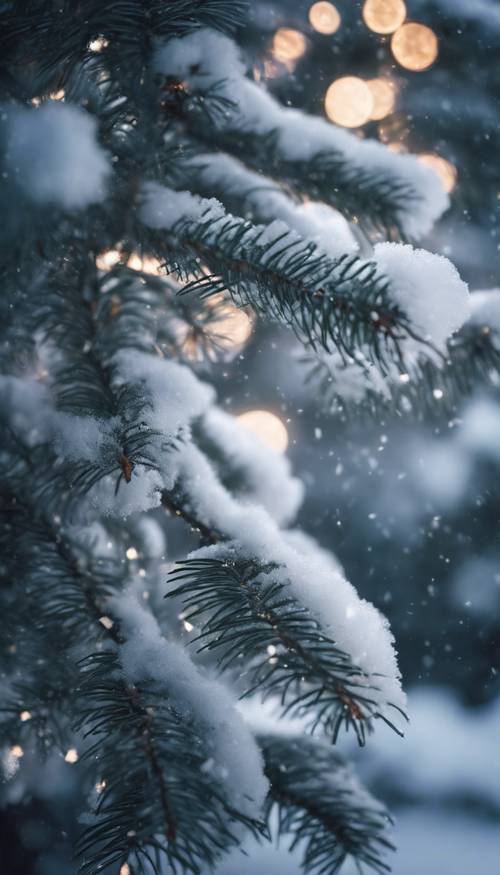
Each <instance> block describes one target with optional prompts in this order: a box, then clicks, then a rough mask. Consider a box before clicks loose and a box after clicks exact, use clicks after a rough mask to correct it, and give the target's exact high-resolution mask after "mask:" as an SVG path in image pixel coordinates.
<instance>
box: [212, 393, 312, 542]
mask: <svg viewBox="0 0 500 875" xmlns="http://www.w3.org/2000/svg"><path fill="white" fill-rule="evenodd" d="M202 429H203V431H204V433H205V434H206V435H207V436H208V437H209V439H210V440H211V441H213V442H214V443H215V444H216V445H217V446H218V447H219V448H220V449H221V450H222V453H223V457H224V465H225V466H229V468H233V467H234V468H235V469H236V471H238V470H240V471H241V472H243V476H244V480H245V484H246V485H247V487H249V488H248V491H246V492H243V493H242V492H241V491H240V490H238V489H236V493H237V494H238V497H239V498H240V500H241V501H242V503H243V504H255V503H258V504H261V505H262V506H263V507H264V508H265V509H266V511H267V512H268V513H269V514H270V516H271V517H273V519H274V520H276V522H277V523H279V524H280V525H286V524H288V523H289V522H291V521H292V520H293V519H294V517H295V515H296V513H297V511H298V509H299V507H300V505H301V503H302V498H303V495H304V487H303V484H302V482H301V481H300V480H298V479H297V478H296V477H293V476H292V474H291V470H290V462H289V461H288V459H287V458H286V456H283V455H280V454H278V453H274V452H273V451H272V450H270V449H269V447H267V446H266V445H265V444H264V443H263V442H262V441H261V440H260V438H259V437H258V436H257V435H251V434H249V433H248V431H247V429H245V428H243V427H242V426H240V425H238V423H237V421H236V420H235V418H234V417H233V416H229V415H228V414H227V413H224V411H222V410H219V409H218V408H216V407H213V408H211V409H210V410H209V411H208V413H207V414H206V415H205V417H204V419H203V421H202Z"/></svg>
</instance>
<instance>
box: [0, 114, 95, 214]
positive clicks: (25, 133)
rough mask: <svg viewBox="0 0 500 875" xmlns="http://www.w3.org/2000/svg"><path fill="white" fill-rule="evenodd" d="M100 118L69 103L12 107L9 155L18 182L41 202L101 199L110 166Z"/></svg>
mask: <svg viewBox="0 0 500 875" xmlns="http://www.w3.org/2000/svg"><path fill="white" fill-rule="evenodd" d="M96 134H97V123H96V121H95V119H94V118H92V116H91V115H89V114H88V113H86V112H84V111H83V110H81V109H79V108H78V107H76V106H71V104H62V103H60V102H58V101H49V102H47V103H45V104H44V105H43V106H41V107H39V108H38V109H26V108H21V107H17V108H16V109H12V110H9V111H8V134H7V136H8V144H7V159H8V165H9V167H10V169H11V171H12V172H13V173H14V174H15V176H16V179H17V181H18V183H19V185H20V186H21V187H22V188H23V189H24V190H25V191H26V193H27V194H28V195H29V197H30V198H32V200H34V201H36V202H37V203H40V204H48V203H55V204H57V205H58V206H61V207H63V208H65V209H68V210H72V209H81V208H84V207H87V206H89V204H93V203H97V202H99V201H101V200H103V198H104V196H105V191H106V180H107V177H108V175H109V173H110V169H111V165H110V163H109V160H108V156H107V154H106V152H105V151H104V150H103V149H102V147H101V146H100V145H99V143H98V142H97V137H96Z"/></svg>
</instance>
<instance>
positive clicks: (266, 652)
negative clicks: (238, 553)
mask: <svg viewBox="0 0 500 875" xmlns="http://www.w3.org/2000/svg"><path fill="white" fill-rule="evenodd" d="M275 570H276V571H278V570H279V569H274V568H273V567H270V566H267V567H265V566H261V565H258V564H257V563H254V562H252V561H244V560H234V559H232V558H230V554H228V557H227V558H226V559H225V560H223V559H218V560H216V559H189V560H185V561H184V562H182V563H179V564H178V566H177V567H176V568H175V569H174V571H173V572H172V573H171V574H170V579H171V581H172V583H174V584H179V585H178V586H176V587H175V588H174V589H173V590H172V591H171V592H170V593H169V597H170V598H173V597H178V598H181V599H182V602H183V606H184V613H185V616H186V618H187V619H188V620H189V621H190V622H192V623H193V625H195V626H197V627H198V628H199V630H200V631H199V635H198V636H197V637H196V638H195V639H194V641H193V643H200V644H201V647H200V650H202V651H203V650H209V651H215V653H216V654H217V656H218V664H219V667H220V669H221V670H228V669H229V668H231V666H233V665H234V664H237V665H238V670H239V671H240V672H241V671H242V669H243V671H244V674H243V677H244V682H245V694H246V695H248V694H249V693H252V692H255V691H259V692H260V693H263V694H265V695H270V694H274V695H278V696H279V697H280V699H281V704H282V706H283V710H284V713H287V714H291V715H294V716H301V717H305V718H306V720H307V722H308V723H309V725H310V727H311V729H312V730H314V729H316V728H317V727H321V729H322V730H323V731H324V732H325V733H326V734H327V735H328V736H329V737H331V739H332V741H333V742H335V741H336V739H337V736H338V733H339V731H340V729H341V728H342V727H345V729H349V728H352V729H353V730H354V731H355V733H356V736H357V738H358V741H359V743H360V744H364V742H365V736H366V732H367V731H370V729H371V728H372V725H371V724H372V720H373V719H374V718H377V717H382V719H383V720H384V721H385V722H389V721H388V720H387V718H385V717H383V716H382V715H381V714H379V713H378V711H377V707H376V704H375V702H374V701H373V700H372V698H371V697H370V688H372V689H373V687H374V686H376V678H375V677H369V676H366V675H365V674H363V673H362V672H361V671H360V670H359V669H358V668H357V667H356V666H355V665H353V663H352V662H351V660H350V659H349V657H348V656H347V655H346V654H345V653H343V652H342V650H340V649H339V648H338V647H337V645H336V644H335V642H334V641H332V640H331V638H329V637H328V635H327V634H326V633H325V632H324V631H323V630H322V629H321V626H320V624H319V623H318V622H317V621H316V620H315V619H314V618H313V617H312V616H311V615H310V613H309V611H307V610H306V609H305V608H303V607H301V606H300V605H299V604H298V603H297V601H296V600H295V599H294V598H293V596H292V594H291V592H290V588H289V587H288V586H287V585H286V584H284V583H283V582H280V581H279V579H278V580H276V579H273V571H275ZM391 725H392V724H391ZM393 728H394V727H393Z"/></svg>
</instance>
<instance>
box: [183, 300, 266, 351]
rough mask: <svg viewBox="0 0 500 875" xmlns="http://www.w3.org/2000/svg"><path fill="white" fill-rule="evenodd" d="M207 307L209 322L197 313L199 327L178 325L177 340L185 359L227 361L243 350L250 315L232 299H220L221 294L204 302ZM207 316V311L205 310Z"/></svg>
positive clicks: (251, 322) (250, 327) (250, 320)
mask: <svg viewBox="0 0 500 875" xmlns="http://www.w3.org/2000/svg"><path fill="white" fill-rule="evenodd" d="M206 305H207V307H208V308H213V309H214V310H215V312H214V315H213V316H211V318H210V320H209V321H206V322H205V320H204V318H203V315H201V316H200V320H199V322H200V329H199V331H198V330H197V328H196V326H195V327H194V329H193V327H192V326H190V325H186V326H181V327H180V328H179V341H180V344H181V349H182V352H183V353H184V355H185V356H186V358H188V359H189V360H191V361H203V359H204V358H206V357H207V356H208V358H209V359H217V358H219V357H222V358H223V359H224V360H230V359H232V358H234V356H235V355H237V354H238V353H239V352H240V350H241V349H243V347H244V345H245V343H246V342H247V340H248V339H249V337H250V335H251V333H252V331H253V326H254V319H253V318H252V316H251V315H250V314H249V313H248V312H247V311H246V310H244V309H242V308H241V307H237V306H236V305H235V304H233V303H232V301H228V300H224V296H223V295H213V296H212V297H211V298H209V299H208V300H207V302H206ZM208 315H209V316H210V313H208Z"/></svg>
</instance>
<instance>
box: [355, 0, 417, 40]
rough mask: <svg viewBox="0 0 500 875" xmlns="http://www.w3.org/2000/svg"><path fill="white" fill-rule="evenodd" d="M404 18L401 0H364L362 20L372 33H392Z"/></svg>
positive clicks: (404, 9) (404, 11)
mask: <svg viewBox="0 0 500 875" xmlns="http://www.w3.org/2000/svg"><path fill="white" fill-rule="evenodd" d="M405 18H406V6H405V4H404V3H403V0H366V2H365V4H364V6H363V20H364V22H365V24H366V26H367V27H369V28H370V30H373V31H374V33H394V31H395V30H397V29H398V27H400V26H401V25H402V24H403V21H404V20H405Z"/></svg>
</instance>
